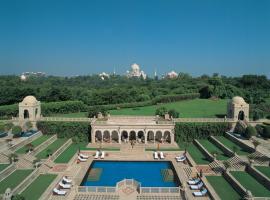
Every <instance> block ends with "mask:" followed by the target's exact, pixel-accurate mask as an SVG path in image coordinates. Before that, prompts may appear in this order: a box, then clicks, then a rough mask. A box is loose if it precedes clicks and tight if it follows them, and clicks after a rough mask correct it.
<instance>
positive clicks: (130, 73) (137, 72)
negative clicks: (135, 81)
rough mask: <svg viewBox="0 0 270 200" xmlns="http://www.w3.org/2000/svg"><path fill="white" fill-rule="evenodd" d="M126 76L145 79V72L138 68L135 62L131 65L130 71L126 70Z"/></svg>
mask: <svg viewBox="0 0 270 200" xmlns="http://www.w3.org/2000/svg"><path fill="white" fill-rule="evenodd" d="M127 77H129V78H131V77H138V78H139V77H142V78H143V79H146V74H145V73H144V71H141V70H140V66H139V65H138V64H136V63H134V64H132V65H131V71H127Z"/></svg>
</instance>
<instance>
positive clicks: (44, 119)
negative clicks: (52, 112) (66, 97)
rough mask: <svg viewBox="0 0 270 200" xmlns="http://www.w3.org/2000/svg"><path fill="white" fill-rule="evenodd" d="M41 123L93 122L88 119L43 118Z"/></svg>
mask: <svg viewBox="0 0 270 200" xmlns="http://www.w3.org/2000/svg"><path fill="white" fill-rule="evenodd" d="M39 121H53V122H55V121H60V122H91V121H92V119H91V118H87V117H41V118H40V119H39Z"/></svg>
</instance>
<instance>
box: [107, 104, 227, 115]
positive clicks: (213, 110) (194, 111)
mask: <svg viewBox="0 0 270 200" xmlns="http://www.w3.org/2000/svg"><path fill="white" fill-rule="evenodd" d="M161 106H164V107H166V108H167V109H168V110H170V109H175V110H177V111H178V112H179V113H180V117H191V118H192V117H193V118H196V117H197V118H198V117H217V115H224V114H226V106H227V100H224V99H221V100H209V99H193V100H185V101H178V102H172V103H166V104H160V105H153V106H145V107H136V108H123V109H120V110H110V114H111V115H148V116H153V115H155V111H156V109H157V108H159V107H161Z"/></svg>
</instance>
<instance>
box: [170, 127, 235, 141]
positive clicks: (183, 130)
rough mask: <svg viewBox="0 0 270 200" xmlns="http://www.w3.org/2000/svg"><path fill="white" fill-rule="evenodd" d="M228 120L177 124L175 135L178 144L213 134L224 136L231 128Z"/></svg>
mask: <svg viewBox="0 0 270 200" xmlns="http://www.w3.org/2000/svg"><path fill="white" fill-rule="evenodd" d="M230 128H231V124H230V123H228V122H215V123H188V122H187V123H182V122H178V123H176V124H175V136H176V141H177V143H178V144H181V143H184V142H192V141H193V140H194V139H206V138H208V137H209V136H211V135H214V136H222V135H224V133H225V132H226V131H228V130H230Z"/></svg>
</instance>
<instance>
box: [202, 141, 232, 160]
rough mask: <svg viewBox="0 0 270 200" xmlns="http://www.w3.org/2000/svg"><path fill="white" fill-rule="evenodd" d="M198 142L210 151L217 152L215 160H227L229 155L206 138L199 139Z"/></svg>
mask: <svg viewBox="0 0 270 200" xmlns="http://www.w3.org/2000/svg"><path fill="white" fill-rule="evenodd" d="M198 141H199V143H200V144H201V145H202V146H203V147H204V148H205V149H206V150H207V151H208V152H209V153H210V154H212V153H213V152H217V160H227V159H228V158H229V156H227V155H225V154H224V152H223V151H222V150H221V149H220V148H218V147H217V146H216V145H214V144H213V143H211V142H210V141H209V140H207V139H199V140H198Z"/></svg>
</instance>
